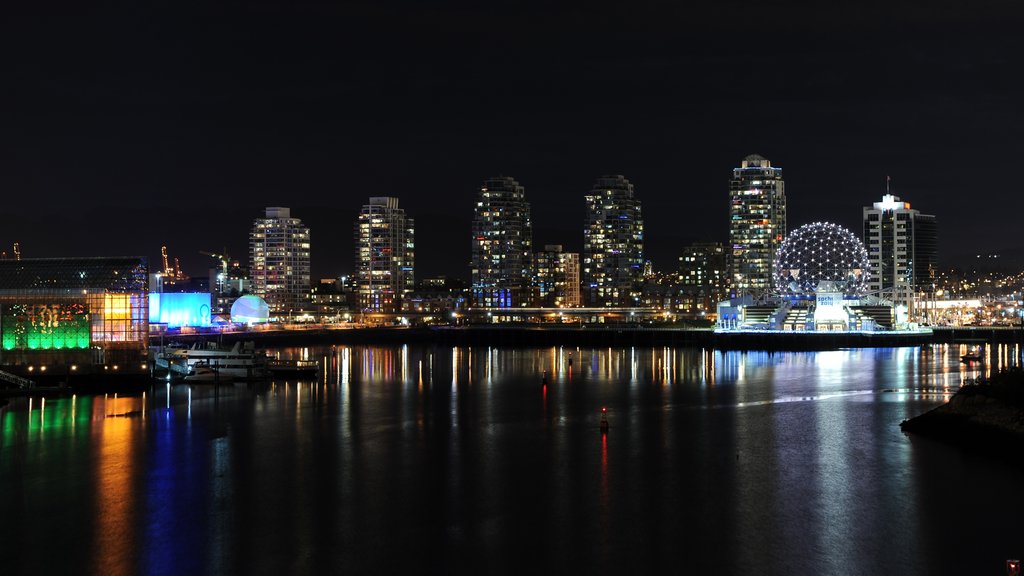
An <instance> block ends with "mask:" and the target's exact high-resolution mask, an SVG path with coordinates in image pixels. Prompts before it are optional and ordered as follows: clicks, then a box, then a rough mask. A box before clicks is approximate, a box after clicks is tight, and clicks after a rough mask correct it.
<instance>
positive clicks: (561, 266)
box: [534, 244, 580, 308]
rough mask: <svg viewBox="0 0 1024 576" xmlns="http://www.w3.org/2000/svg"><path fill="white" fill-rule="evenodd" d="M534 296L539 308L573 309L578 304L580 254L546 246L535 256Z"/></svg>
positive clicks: (549, 245)
mask: <svg viewBox="0 0 1024 576" xmlns="http://www.w3.org/2000/svg"><path fill="white" fill-rule="evenodd" d="M534 264H535V266H536V268H535V271H536V279H537V297H538V299H539V300H538V301H539V303H540V305H541V306H547V307H556V308H575V307H577V306H579V305H580V255H579V254H578V253H576V252H563V251H562V246H561V245H560V244H548V245H546V246H544V250H543V251H541V252H537V254H536V255H535V256H534Z"/></svg>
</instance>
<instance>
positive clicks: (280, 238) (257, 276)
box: [249, 207, 310, 318]
mask: <svg viewBox="0 0 1024 576" xmlns="http://www.w3.org/2000/svg"><path fill="white" fill-rule="evenodd" d="M249 273H250V286H251V289H252V292H253V293H254V294H256V295H258V296H261V297H262V298H263V299H264V300H266V302H267V305H268V306H269V307H270V313H271V316H272V317H277V318H293V317H295V316H297V315H300V314H302V313H304V312H306V311H307V310H308V309H309V307H310V306H309V291H310V275H309V228H308V227H306V226H305V225H304V224H303V223H302V220H299V219H298V218H292V216H291V210H290V209H289V208H281V207H270V208H267V209H266V214H265V216H264V217H263V218H257V219H255V220H254V221H253V225H252V231H251V232H250V233H249Z"/></svg>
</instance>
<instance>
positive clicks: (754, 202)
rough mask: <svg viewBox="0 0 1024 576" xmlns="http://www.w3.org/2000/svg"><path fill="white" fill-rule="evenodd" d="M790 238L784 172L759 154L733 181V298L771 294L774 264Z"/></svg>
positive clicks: (735, 173) (742, 165)
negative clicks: (779, 249) (788, 237)
mask: <svg viewBox="0 0 1024 576" xmlns="http://www.w3.org/2000/svg"><path fill="white" fill-rule="evenodd" d="M785 237H786V192H785V183H784V182H783V179H782V169H781V168H775V167H772V164H771V162H769V161H768V160H767V159H766V158H764V157H762V156H759V155H757V154H751V155H750V156H747V157H746V158H744V159H743V161H742V162H741V163H740V166H739V168H734V169H733V171H732V179H731V180H730V181H729V246H728V253H727V254H726V256H727V260H728V266H729V274H728V276H729V284H730V292H731V294H732V295H733V296H742V295H753V296H761V295H762V294H764V293H766V292H768V291H770V290H771V286H772V261H773V260H774V259H775V254H776V252H777V251H778V248H779V245H781V244H782V241H783V240H784V239H785Z"/></svg>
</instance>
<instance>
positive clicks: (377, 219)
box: [355, 196, 415, 313]
mask: <svg viewBox="0 0 1024 576" xmlns="http://www.w3.org/2000/svg"><path fill="white" fill-rule="evenodd" d="M355 241H356V242H355V244H356V249H355V250H356V266H355V270H356V272H355V276H356V286H357V288H356V290H357V292H358V294H359V297H358V298H359V299H358V302H359V304H358V306H359V310H361V311H366V312H387V313H392V312H397V311H399V310H401V309H402V298H403V297H404V296H406V295H407V294H409V293H410V292H412V290H413V288H414V287H415V281H414V276H413V263H414V259H415V226H414V221H413V219H412V218H409V217H407V216H406V214H405V210H403V209H402V208H399V207H398V198H392V197H387V196H380V197H374V198H370V201H369V203H368V204H365V205H364V206H363V208H362V210H361V211H360V212H359V217H358V219H357V220H356V223H355Z"/></svg>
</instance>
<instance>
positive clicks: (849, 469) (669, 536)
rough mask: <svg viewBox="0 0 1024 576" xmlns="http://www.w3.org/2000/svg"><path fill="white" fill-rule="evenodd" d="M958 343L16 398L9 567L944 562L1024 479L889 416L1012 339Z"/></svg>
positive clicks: (1014, 510)
mask: <svg viewBox="0 0 1024 576" xmlns="http://www.w3.org/2000/svg"><path fill="white" fill-rule="evenodd" d="M970 350H973V347H969V346H965V345H939V346H933V347H930V348H925V349H919V348H900V349H872V350H843V351H834V352H819V353H786V354H782V353H774V354H773V353H767V352H720V351H715V350H702V349H678V348H662V347H658V348H571V347H548V348H538V349H503V348H495V347H456V348H448V347H431V346H401V347H393V348H392V347H358V346H357V347H351V346H335V347H329V348H282V349H280V350H275V351H273V352H274V353H275V354H277V355H279V356H280V357H283V358H289V357H302V358H320V359H321V365H322V366H323V372H322V374H320V375H319V376H317V377H316V378H314V379H312V380H309V381H276V380H275V381H271V382H268V383H266V384H253V385H246V384H235V385H229V386H221V387H219V388H213V387H210V386H184V385H169V384H165V383H161V384H159V385H158V386H157V387H156V388H154V389H153V390H152V391H151V392H149V393H147V394H146V395H138V396H130V397H121V396H114V395H110V396H73V397H70V398H56V399H46V400H45V401H44V400H42V399H15V400H12V402H11V404H10V405H9V406H7V407H5V408H0V486H2V488H3V490H0V498H2V500H0V503H2V508H0V514H2V517H4V518H5V519H7V522H6V523H5V526H6V528H3V529H4V530H6V532H4V534H5V535H7V536H9V537H10V538H14V540H10V539H9V540H7V541H17V542H21V543H22V544H23V545H21V546H18V548H19V550H18V551H17V552H16V553H15V555H14V557H13V560H12V562H14V565H15V567H16V568H15V570H14V572H16V573H17V572H27V571H34V572H43V573H46V572H81V571H83V568H84V569H85V570H87V571H91V572H94V573H135V572H144V573H203V572H206V573H224V572H233V573H245V572H253V571H256V572H289V571H296V570H298V571H314V570H326V571H328V572H338V571H356V572H360V571H376V572H410V571H411V572H446V571H467V570H468V571H473V570H479V571H487V570H488V569H489V568H494V567H495V566H502V567H508V568H509V569H514V568H517V567H521V568H523V569H528V568H529V567H528V566H524V565H523V563H524V562H525V561H526V560H527V559H529V558H532V559H539V561H541V562H544V564H543V566H545V568H544V569H542V570H540V571H542V572H553V571H563V572H570V571H571V572H579V571H581V570H589V569H593V568H598V567H600V568H605V569H619V570H627V569H629V570H650V571H659V570H661V571H665V570H664V569H665V568H669V571H677V570H676V569H681V570H686V569H689V571H695V572H703V573H767V574H786V573H879V572H903V573H927V571H928V570H931V572H935V570H934V567H935V566H936V565H939V566H941V565H942V564H941V563H938V564H936V561H935V559H945V560H949V561H950V562H954V563H955V562H956V561H959V557H957V558H953V557H951V555H953V554H955V553H965V554H970V553H971V552H970V551H969V550H968V551H966V552H964V551H962V550H960V551H957V552H954V551H952V550H950V548H949V546H948V545H947V544H948V541H949V538H948V536H949V534H950V533H951V532H952V531H954V527H959V522H960V520H959V518H960V517H961V516H962V514H964V513H966V512H965V510H966V509H967V508H966V507H968V506H969V505H970V504H969V503H964V504H961V503H959V502H958V501H956V499H950V498H949V494H950V492H949V491H950V490H951V489H952V487H955V486H957V485H958V483H960V482H963V481H966V480H967V479H970V480H971V481H972V482H975V483H980V484H984V485H986V486H989V485H991V486H995V487H996V489H1001V488H999V487H1012V486H1016V485H1019V482H1020V481H1022V480H1024V478H1022V477H1021V475H1020V473H1019V471H1015V470H1014V469H1010V468H1007V467H1005V466H1003V465H1001V464H999V463H992V462H987V461H982V462H981V463H979V462H974V463H972V465H971V466H970V467H967V466H965V465H964V464H963V456H962V455H961V454H960V453H959V452H957V451H956V450H954V449H949V448H945V447H941V446H935V445H931V444H927V443H920V442H912V441H911V440H909V439H908V438H906V437H904V436H902V435H901V434H900V432H899V429H898V423H899V422H900V421H901V420H902V419H904V418H907V417H909V416H912V415H914V414H917V413H920V412H922V411H924V410H926V409H928V408H930V407H932V406H935V405H937V404H938V403H940V402H942V401H943V400H944V399H945V398H948V396H949V395H950V394H952V393H953V392H955V390H956V389H957V388H958V387H959V386H960V384H961V383H962V382H964V381H967V380H973V379H975V378H978V377H988V376H989V375H990V374H991V373H992V371H994V370H999V369H1001V368H1004V367H1007V366H1016V365H1018V362H1019V359H1020V352H1021V350H1020V348H1019V346H1016V345H1014V346H987V347H985V349H984V351H983V362H980V363H975V364H966V363H962V362H960V357H961V356H962V355H963V354H965V353H967V352H968V351H970ZM602 406H607V408H608V413H609V420H610V422H611V429H610V431H609V433H608V434H607V435H601V434H600V433H599V430H598V422H599V418H600V409H601V407H602ZM1006 490H1011V488H1006ZM1003 497H1004V501H1005V502H1007V504H1006V508H1004V509H1002V510H996V508H995V507H993V509H992V510H991V511H988V512H986V511H973V512H971V514H972V517H973V518H976V519H977V520H978V522H977V523H976V524H973V525H972V530H974V531H976V532H979V533H980V535H979V536H977V537H978V538H982V537H984V534H985V533H987V532H990V533H995V532H997V531H998V532H999V536H998V537H999V538H1004V539H1005V538H1009V537H1016V538H1018V541H1024V532H1022V529H1021V528H1020V527H1018V526H1016V524H1014V523H1012V522H1009V521H1007V520H1004V519H1003V518H1002V517H1003V516H1004V515H1005V516H1007V517H1008V518H1013V517H1015V516H1016V515H1017V514H1019V513H1020V512H1022V511H1024V510H1022V506H1024V504H1022V503H1021V497H1019V496H1016V495H1013V494H1010V493H1008V494H1004V495H1003ZM992 498H995V496H993V497H992ZM39 503H45V504H43V505H40V504H39ZM65 518H68V519H70V521H65V520H64V519H65ZM55 523H60V532H61V539H60V541H61V542H62V545H64V546H65V547H66V548H67V553H66V554H63V555H60V554H48V553H46V550H47V546H48V542H50V538H49V535H50V534H51V533H52V530H53V528H52V526H53V525H54V524H55ZM10 526H17V527H18V531H17V532H14V531H13V530H12V529H11V528H10ZM972 537H973V536H972ZM993 537H995V536H993ZM524 547H525V548H526V549H529V550H530V553H529V554H524V552H523V550H524ZM396 548H401V549H402V550H404V552H403V553H402V554H396V553H395V549H396ZM1008 553H1009V552H1008ZM925 557H928V558H930V559H931V560H929V562H927V563H923V562H922V561H921V558H925ZM879 558H881V559H894V560H891V561H890V563H889V564H883V563H881V562H882V560H879ZM974 560H977V561H978V562H981V561H982V558H980V557H977V558H974ZM533 571H534V572H536V571H537V570H533ZM940 572H941V570H940Z"/></svg>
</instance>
